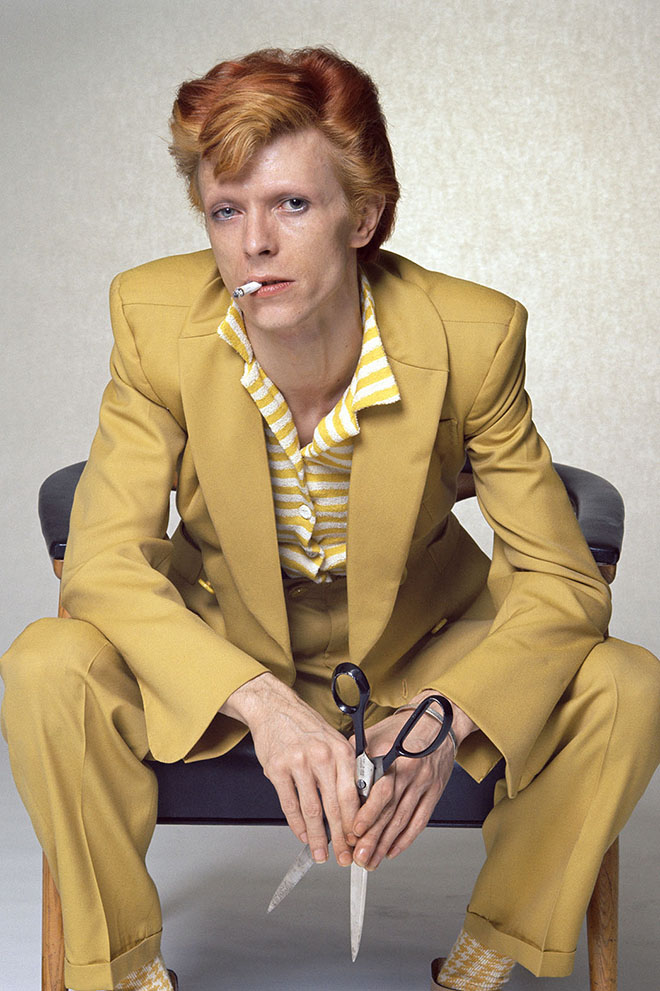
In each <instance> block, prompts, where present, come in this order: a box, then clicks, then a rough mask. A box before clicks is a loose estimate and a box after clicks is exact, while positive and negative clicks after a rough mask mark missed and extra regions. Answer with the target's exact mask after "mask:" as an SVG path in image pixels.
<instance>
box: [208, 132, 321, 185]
mask: <svg viewBox="0 0 660 991" xmlns="http://www.w3.org/2000/svg"><path fill="white" fill-rule="evenodd" d="M214 173H215V163H214V161H213V159H212V158H211V157H209V158H203V159H202V160H201V161H200V165H199V178H200V185H201V186H202V188H205V187H206V188H210V187H214V188H215V189H220V188H221V187H222V188H228V189H229V188H233V189H242V190H247V189H249V188H250V187H252V186H255V185H259V186H262V187H263V188H267V187H269V186H272V187H276V186H280V185H282V184H284V185H287V184H289V183H292V182H293V183H294V184H295V183H296V182H305V183H306V184H308V185H313V186H320V185H324V186H327V184H328V183H332V184H334V183H337V184H338V177H337V169H336V155H335V151H334V149H333V147H332V145H331V143H330V141H329V140H328V139H327V138H326V137H325V135H323V134H321V132H320V131H318V130H316V129H315V128H307V129H306V130H304V131H295V132H293V133H291V134H282V135H278V136H276V137H274V138H272V139H271V140H270V141H268V142H267V143H266V144H265V145H263V146H262V147H261V148H260V149H259V150H258V151H257V152H255V154H254V155H253V156H252V157H251V158H250V159H249V161H248V162H247V163H246V165H245V166H244V167H243V168H242V169H241V170H240V171H239V172H234V173H228V172H221V173H220V174H219V175H217V176H216V175H215V174H214Z"/></svg>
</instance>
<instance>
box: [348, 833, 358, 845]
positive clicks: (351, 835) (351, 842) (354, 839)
mask: <svg viewBox="0 0 660 991" xmlns="http://www.w3.org/2000/svg"><path fill="white" fill-rule="evenodd" d="M346 842H347V843H348V845H349V846H355V844H356V843H357V836H356V835H355V833H349V834H348V836H347V837H346Z"/></svg>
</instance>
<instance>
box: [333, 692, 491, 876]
mask: <svg viewBox="0 0 660 991" xmlns="http://www.w3.org/2000/svg"><path fill="white" fill-rule="evenodd" d="M426 694H431V693H430V692H424V693H422V694H421V695H420V696H418V697H417V698H416V699H415V702H419V701H421V699H422V698H423V697H424V695H426ZM453 709H454V721H453V724H452V726H453V729H454V731H455V733H456V738H457V741H458V743H460V742H461V741H462V740H463V739H464V738H465V737H466V736H467V735H468V734H469V733H471V732H472V731H473V730H475V729H476V728H477V727H476V725H475V724H474V723H473V722H472V720H471V719H469V717H468V716H466V715H465V713H464V712H463V711H462V710H461V709H459V708H458V706H456V705H453ZM409 717H410V710H406V711H404V712H401V713H394V714H393V715H391V716H388V717H387V718H386V719H383V720H382V721H381V722H380V723H377V724H376V725H375V726H372V727H371V728H370V729H368V730H367V731H366V738H367V752H368V753H369V754H372V755H377V754H385V753H387V751H388V750H389V749H390V747H391V746H392V744H393V743H394V740H395V739H396V737H397V734H398V733H399V731H400V730H401V728H402V727H403V725H404V723H405V722H406V720H407V719H408V718H409ZM438 729H439V726H438V723H437V722H436V720H434V719H433V718H432V717H431V716H425V717H423V718H422V719H420V720H419V722H418V723H417V725H416V726H415V728H414V729H413V730H412V732H411V734H410V735H409V736H408V737H407V739H406V748H407V749H409V750H423V749H424V748H425V747H426V746H428V745H429V743H430V742H431V741H432V740H433V739H434V738H435V736H436V735H437V733H438ZM351 742H352V741H351ZM453 766H454V747H453V744H452V742H451V740H450V739H449V737H447V738H446V739H445V740H444V742H443V743H442V744H441V745H440V747H439V748H438V750H436V751H434V753H432V754H429V756H428V757H418V758H408V757H398V758H397V759H396V760H395V761H394V763H393V764H392V766H391V768H390V770H389V771H388V772H387V773H386V774H385V775H384V776H383V777H382V778H381V779H380V781H377V782H376V783H375V784H374V786H373V787H372V789H371V792H370V794H369V798H368V799H367V800H366V802H365V803H364V805H363V806H362V808H361V809H360V811H359V813H358V815H357V817H356V819H355V823H354V826H353V835H351V834H350V833H349V837H348V838H349V841H351V842H352V841H353V840H355V854H354V860H355V862H356V863H357V864H359V865H360V866H361V867H366V868H368V869H369V870H375V868H376V867H378V865H379V864H380V863H381V861H382V860H383V858H384V857H389V858H393V857H396V856H397V855H398V854H399V853H402V852H403V850H406V849H407V848H408V847H409V846H410V845H411V843H412V842H413V841H414V840H415V839H416V838H417V836H419V834H420V833H421V832H422V830H423V829H424V828H425V826H426V824H427V823H428V821H429V819H430V817H431V814H432V812H433V810H434V808H435V806H436V804H437V802H438V800H439V798H440V796H441V795H442V792H443V791H444V789H445V787H446V785H447V782H448V781H449V778H450V776H451V772H452V770H453Z"/></svg>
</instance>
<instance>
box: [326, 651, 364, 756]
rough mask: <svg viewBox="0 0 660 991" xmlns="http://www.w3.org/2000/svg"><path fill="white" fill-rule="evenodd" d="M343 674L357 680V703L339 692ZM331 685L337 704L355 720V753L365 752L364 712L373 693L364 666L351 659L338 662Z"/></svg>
mask: <svg viewBox="0 0 660 991" xmlns="http://www.w3.org/2000/svg"><path fill="white" fill-rule="evenodd" d="M341 675H346V676H347V677H349V678H352V679H353V681H354V682H355V684H356V686H357V689H358V692H359V702H358V704H357V705H352V704H351V703H350V702H346V700H345V699H343V698H342V697H341V695H340V694H339V688H338V686H337V681H338V679H339V678H340V677H341ZM331 687H332V697H333V699H334V700H335V705H336V706H337V708H338V709H339V710H340V711H341V712H344V713H346V715H347V716H350V717H351V718H352V720H353V730H354V732H355V753H356V754H357V755H358V756H359V755H360V754H363V753H364V751H365V747H366V742H365V739H364V713H365V710H366V708H367V703H368V702H369V696H370V695H371V688H370V687H369V682H368V681H367V676H366V674H365V673H364V671H363V670H362V668H359V667H358V666H357V664H352V663H351V662H350V661H342V663H341V664H338V665H337V667H336V668H335V670H334V671H333V672H332V686H331Z"/></svg>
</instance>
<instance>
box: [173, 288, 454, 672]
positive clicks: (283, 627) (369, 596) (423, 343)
mask: <svg viewBox="0 0 660 991" xmlns="http://www.w3.org/2000/svg"><path fill="white" fill-rule="evenodd" d="M369 278H370V281H371V285H372V289H373V292H374V299H375V303H376V318H377V321H378V326H379V329H380V332H381V336H382V340H383V344H384V346H385V351H386V354H387V356H388V359H389V361H390V364H391V366H392V370H393V372H394V376H395V378H396V381H397V384H398V386H399V391H400V393H401V402H399V403H396V404H393V405H391V406H381V407H375V408H368V409H365V410H363V411H362V412H361V413H360V434H359V435H358V437H357V438H356V441H355V449H354V454H353V465H352V470H351V482H350V490H349V504H348V532H347V541H348V561H347V584H348V616H349V648H350V656H351V659H352V660H353V661H354V662H356V663H359V662H360V661H361V660H362V659H363V658H364V657H365V656H366V654H367V653H368V652H369V650H370V649H371V648H372V647H373V645H374V644H375V643H376V641H377V640H378V638H379V637H380V635H381V634H382V632H383V630H384V628H385V626H386V625H387V622H388V620H389V617H390V615H391V613H392V609H393V607H394V602H395V599H396V596H397V592H398V590H399V586H400V584H401V581H402V580H403V578H404V577H405V576H404V574H403V570H404V566H405V562H406V558H407V556H408V552H409V548H410V542H411V537H412V533H413V529H414V525H415V520H416V518H417V514H418V511H419V505H420V501H421V498H422V493H423V490H424V484H425V481H426V474H427V470H428V463H429V458H430V454H431V451H432V448H433V443H434V440H435V436H436V432H437V426H438V420H439V418H440V412H441V409H442V403H443V400H444V394H445V389H446V384H447V376H448V354H447V342H446V337H445V333H444V328H443V326H442V321H441V320H440V317H439V315H438V312H437V310H436V309H435V307H434V306H433V304H432V303H431V301H430V299H429V297H428V296H427V295H426V293H424V292H423V291H422V290H421V289H419V288H418V287H417V286H416V285H414V284H413V283H411V282H406V281H404V280H403V279H401V278H399V277H398V276H393V275H390V274H388V273H385V272H383V271H382V270H379V271H378V274H377V275H374V273H373V272H369ZM228 305H229V294H228V293H227V291H226V290H225V289H224V288H223V286H222V283H221V281H220V279H219V277H218V276H216V277H215V278H214V279H213V280H212V281H211V282H210V283H209V284H208V285H207V286H206V287H205V289H204V290H203V291H202V293H201V294H200V296H199V297H198V298H197V300H196V301H195V303H194V304H193V305H192V307H191V309H190V311H189V313H188V316H187V319H186V322H185V324H184V327H183V330H182V333H181V337H180V340H179V361H180V371H181V393H182V398H183V406H184V411H185V415H186V422H187V426H188V435H189V444H190V446H191V448H192V454H193V458H194V462H195V467H196V470H197V475H198V478H199V482H200V486H201V488H202V491H203V493H204V498H205V501H206V504H207V507H208V510H209V514H210V516H211V519H212V521H213V525H214V527H215V529H216V532H217V535H218V539H219V542H220V545H221V547H222V551H223V554H224V555H225V558H226V561H227V564H228V567H229V569H230V571H231V573H232V576H233V578H234V581H235V582H236V585H237V588H238V591H239V593H240V595H241V597H242V599H243V601H244V602H245V604H246V606H247V607H248V608H249V610H250V611H251V612H252V614H253V615H254V616H255V618H256V619H257V620H258V622H259V623H260V624H261V625H262V627H263V628H264V629H265V630H266V632H267V633H268V634H269V635H270V636H271V637H272V638H273V639H274V640H275V641H276V642H277V643H278V644H279V645H280V646H281V647H282V649H283V650H284V651H285V653H286V654H287V655H288V656H289V657H290V656H291V650H290V643H289V632H288V623H287V614H286V604H285V601H284V593H283V587H282V575H281V569H280V561H279V555H278V548H277V533H276V528H275V513H274V509H273V498H272V492H271V485H270V474H269V469H268V457H267V452H266V444H265V439H264V433H263V426H262V420H261V414H260V412H259V410H258V409H257V407H256V405H255V404H254V402H253V401H252V399H251V398H250V396H249V395H248V393H247V392H246V390H245V389H244V387H243V385H242V384H241V381H240V378H241V374H242V371H243V362H242V360H241V358H240V357H239V356H238V355H237V354H236V353H235V352H234V351H233V350H232V349H231V348H230V347H228V346H227V345H226V344H225V342H224V341H222V340H221V338H220V337H219V336H218V333H217V328H218V324H219V323H220V321H221V320H222V318H223V316H224V314H225V312H226V310H227V307H228ZM256 562H259V563H258V566H257V565H256Z"/></svg>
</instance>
